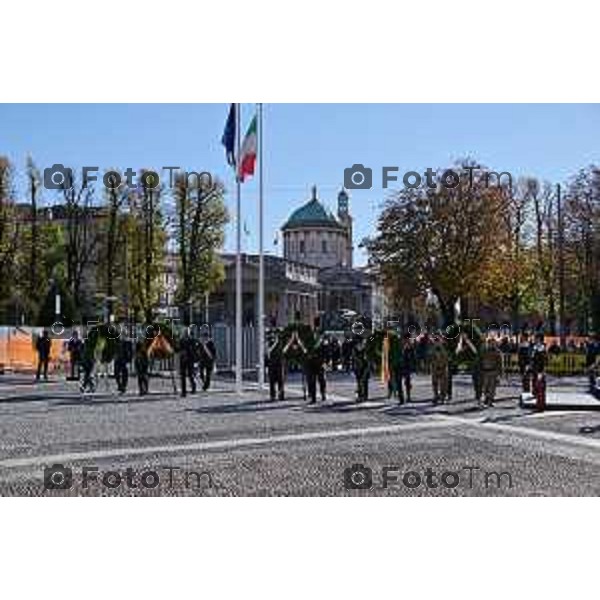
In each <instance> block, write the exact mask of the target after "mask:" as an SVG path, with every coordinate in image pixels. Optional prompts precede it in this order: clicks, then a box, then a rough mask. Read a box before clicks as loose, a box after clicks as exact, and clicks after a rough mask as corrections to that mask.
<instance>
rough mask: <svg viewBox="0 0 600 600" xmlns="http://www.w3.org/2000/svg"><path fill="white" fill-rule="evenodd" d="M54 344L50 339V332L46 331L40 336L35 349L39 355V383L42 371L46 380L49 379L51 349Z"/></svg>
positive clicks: (37, 376)
mask: <svg viewBox="0 0 600 600" xmlns="http://www.w3.org/2000/svg"><path fill="white" fill-rule="evenodd" d="M51 345H52V342H51V341H50V338H49V337H48V330H47V329H44V330H43V331H42V334H41V335H39V336H38V338H37V341H36V344H35V348H36V350H37V353H38V366H37V375H36V379H37V380H38V381H39V380H40V376H41V373H42V369H43V371H44V379H48V362H49V361H50V348H51Z"/></svg>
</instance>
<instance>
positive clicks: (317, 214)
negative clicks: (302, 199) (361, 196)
mask: <svg viewBox="0 0 600 600" xmlns="http://www.w3.org/2000/svg"><path fill="white" fill-rule="evenodd" d="M301 227H328V228H332V227H333V228H335V229H343V226H342V225H341V224H340V223H339V221H338V220H337V219H336V218H335V216H334V215H333V214H332V213H331V212H330V211H328V210H327V209H326V208H325V207H324V206H323V205H322V204H321V202H320V201H319V199H318V198H317V187H316V186H313V187H312V197H311V199H310V200H309V201H308V202H307V203H306V204H304V205H303V206H301V207H300V208H298V209H296V210H295V211H294V212H293V213H292V215H291V216H290V218H289V219H288V220H287V222H286V223H285V225H284V226H283V227H282V229H283V230H285V229H297V228H301Z"/></svg>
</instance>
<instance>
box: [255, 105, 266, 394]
mask: <svg viewBox="0 0 600 600" xmlns="http://www.w3.org/2000/svg"><path fill="white" fill-rule="evenodd" d="M257 108H258V110H257V112H258V388H259V389H261V390H262V389H264V387H265V257H264V248H263V242H264V239H263V233H264V231H263V229H264V215H263V212H264V203H263V105H262V102H259V103H258V107H257Z"/></svg>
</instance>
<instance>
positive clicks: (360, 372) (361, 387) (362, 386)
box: [352, 336, 371, 402]
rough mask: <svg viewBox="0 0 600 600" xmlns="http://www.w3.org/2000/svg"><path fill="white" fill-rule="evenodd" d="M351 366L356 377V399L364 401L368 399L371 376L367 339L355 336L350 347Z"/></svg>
mask: <svg viewBox="0 0 600 600" xmlns="http://www.w3.org/2000/svg"><path fill="white" fill-rule="evenodd" d="M352 368H353V370H354V376H355V377H356V400H357V402H366V401H367V400H368V399H369V378H370V376H371V363H370V361H369V352H368V347H367V340H366V339H364V337H361V336H357V337H356V340H355V343H354V344H353V347H352Z"/></svg>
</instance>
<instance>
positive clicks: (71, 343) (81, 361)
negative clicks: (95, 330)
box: [35, 329, 216, 396]
mask: <svg viewBox="0 0 600 600" xmlns="http://www.w3.org/2000/svg"><path fill="white" fill-rule="evenodd" d="M35 346H36V350H37V353H38V369H37V375H36V379H37V380H39V379H40V378H41V375H42V373H43V376H44V379H48V363H49V360H50V348H51V339H50V337H49V334H48V331H47V330H44V331H43V332H42V333H41V334H40V335H39V336H38V338H37V340H36V344H35ZM151 347H152V344H148V343H147V340H143V339H138V340H137V341H135V342H134V341H133V340H132V339H131V338H130V337H129V336H126V335H119V336H118V337H117V338H116V339H115V340H114V343H113V344H112V345H111V348H112V353H111V356H110V357H108V356H107V354H106V350H107V349H108V345H107V344H105V345H102V346H100V349H99V345H98V344H97V340H96V339H94V338H93V337H88V338H87V339H86V340H83V339H81V338H80V336H79V333H78V331H77V330H74V331H73V333H72V335H71V338H70V339H69V340H68V342H67V343H66V350H67V352H68V353H69V363H70V373H69V376H68V379H70V380H73V381H79V382H80V391H81V393H85V392H93V391H95V389H96V385H97V376H98V370H99V368H100V365H104V367H105V368H106V367H107V365H108V364H109V363H110V362H112V363H113V373H114V378H115V382H116V386H117V390H118V391H119V393H120V394H125V393H126V391H127V387H128V383H129V370H130V366H131V364H133V365H134V366H135V373H136V376H137V383H138V393H139V395H140V396H144V395H146V394H148V392H149V383H150V360H151V357H150V348H151ZM169 348H170V347H169ZM170 350H172V351H173V352H177V353H178V354H179V378H180V392H181V395H182V396H186V395H187V393H188V383H189V389H190V393H192V394H194V393H196V391H197V388H198V384H197V378H198V377H199V379H200V385H201V387H202V390H203V391H207V390H208V389H209V388H210V385H211V378H212V373H213V371H214V367H215V360H216V347H215V343H214V341H213V340H212V338H211V337H210V334H209V332H208V331H202V332H200V335H199V337H194V336H192V335H190V333H189V331H188V330H187V329H186V330H184V333H183V335H182V336H181V339H180V340H179V342H178V343H177V344H176V345H175V348H174V349H171V348H170Z"/></svg>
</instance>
